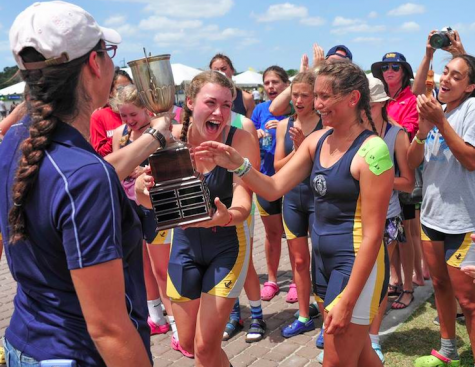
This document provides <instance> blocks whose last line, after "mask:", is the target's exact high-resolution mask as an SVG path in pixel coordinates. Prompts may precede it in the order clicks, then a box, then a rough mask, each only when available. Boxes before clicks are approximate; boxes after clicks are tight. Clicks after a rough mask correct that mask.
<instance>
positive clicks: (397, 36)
mask: <svg viewBox="0 0 475 367" xmlns="http://www.w3.org/2000/svg"><path fill="white" fill-rule="evenodd" d="M72 2H74V3H75V4H77V5H79V6H81V7H83V8H84V9H86V10H87V11H89V12H90V13H91V14H92V15H93V16H94V17H95V19H96V20H97V21H98V23H99V24H100V25H104V26H109V27H111V28H115V29H116V30H118V31H119V32H120V33H121V35H122V37H123V43H122V44H121V45H120V46H119V50H118V54H117V56H116V58H115V59H114V61H115V63H116V64H117V65H122V64H123V62H124V61H125V62H127V61H129V60H133V59H137V58H141V57H142V56H143V51H142V47H146V48H147V50H148V51H150V52H151V53H152V54H154V55H155V54H163V53H171V55H172V58H171V61H172V63H183V64H186V65H189V66H193V67H197V68H203V69H205V68H207V66H208V62H209V60H210V58H211V57H212V56H213V55H214V54H215V53H217V52H224V53H225V54H227V55H228V56H229V57H230V58H231V60H233V62H234V66H235V68H236V69H237V71H245V70H247V69H248V68H249V67H252V68H254V69H255V70H257V71H261V70H264V69H265V68H266V67H267V66H270V65H273V64H277V65H280V66H282V67H284V68H285V69H289V68H298V66H299V64H300V58H301V55H302V54H303V53H307V54H311V52H312V44H313V43H314V42H317V43H319V44H320V45H321V46H322V47H323V48H324V49H325V51H327V50H328V49H329V48H330V47H332V46H333V45H336V44H345V45H346V46H348V47H349V48H350V49H351V51H352V52H353V61H354V62H356V63H357V64H358V65H360V66H361V67H362V68H364V69H369V68H370V66H371V64H372V63H373V62H375V61H380V59H381V57H382V56H383V54H384V53H386V52H389V51H398V52H402V53H403V54H405V56H406V58H407V59H408V62H410V63H411V65H412V67H413V69H414V70H416V69H417V66H418V64H419V62H420V60H421V58H422V56H423V54H424V49H425V42H426V39H427V35H428V33H429V32H430V31H431V30H432V29H436V28H439V29H440V28H442V27H444V26H451V27H452V28H454V29H457V30H459V32H460V35H461V39H462V41H463V43H464V45H465V48H466V50H467V52H469V53H471V54H475V17H474V14H475V1H473V0H452V1H447V0H445V1H441V0H432V1H420V0H419V1H412V0H409V1H400V0H392V1H388V0H359V1H358V0H343V1H340V0H333V1H332V0H326V1H321V0H313V1H297V0H295V1H289V2H285V1H268V0H254V1H251V0H73V1H72ZM6 3H7V1H2V2H1V3H0V69H3V68H4V67H5V66H13V65H14V61H13V57H12V56H11V53H10V51H9V42H8V30H9V28H10V26H11V24H12V22H13V20H14V18H15V16H16V15H17V14H18V13H19V12H21V11H22V10H23V9H24V8H25V7H27V6H28V5H29V4H32V3H34V1H28V0H17V1H15V2H13V1H8V5H6ZM448 56H449V55H448V54H447V53H446V52H443V51H438V52H436V57H435V61H434V69H435V71H436V72H440V71H441V70H442V68H443V65H444V64H445V62H446V61H447V59H448Z"/></svg>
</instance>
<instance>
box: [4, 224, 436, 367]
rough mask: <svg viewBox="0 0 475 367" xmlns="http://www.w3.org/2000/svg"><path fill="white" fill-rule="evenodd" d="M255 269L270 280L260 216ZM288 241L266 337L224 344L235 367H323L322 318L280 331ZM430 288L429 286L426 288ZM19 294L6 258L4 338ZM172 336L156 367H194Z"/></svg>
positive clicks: (155, 341) (286, 318)
mask: <svg viewBox="0 0 475 367" xmlns="http://www.w3.org/2000/svg"><path fill="white" fill-rule="evenodd" d="M253 256H254V266H255V268H256V271H257V274H258V275H259V278H260V282H261V284H263V283H264V282H265V281H266V280H267V277H266V262H265V254H264V229H263V225H262V222H261V220H260V218H258V216H257V217H256V226H255V239H254V254H253ZM290 269H291V268H290V262H289V256H288V250H287V245H286V242H285V241H284V240H283V241H282V257H281V262H280V265H279V273H278V283H279V285H280V293H279V294H278V295H277V296H276V297H275V298H274V299H273V300H272V301H271V302H263V305H262V306H263V312H264V318H265V320H266V322H267V333H266V336H265V338H264V339H263V340H262V341H260V342H258V343H251V344H248V343H246V342H245V332H244V331H242V332H240V333H239V334H238V335H236V336H235V337H234V338H232V339H231V340H229V341H227V342H223V347H224V350H225V351H226V353H227V355H228V357H229V359H230V360H231V363H232V364H233V366H234V367H241V366H259V367H275V366H281V367H314V366H315V367H316V366H321V365H320V364H319V363H318V362H316V359H315V358H316V356H317V355H318V354H319V353H320V350H319V349H317V348H316V347H315V338H316V336H317V335H318V333H319V332H320V328H321V326H322V320H321V318H319V319H317V320H316V325H317V328H316V329H315V330H314V331H312V332H308V333H305V334H304V335H299V336H297V337H293V338H290V339H285V338H283V337H282V336H281V334H280V329H281V328H282V327H283V326H285V325H288V324H289V323H291V322H292V321H293V320H294V319H293V315H294V313H295V311H297V310H298V306H297V304H288V303H286V302H285V296H286V294H287V291H288V288H289V285H290V283H291V279H292V274H291V270H290ZM424 288H427V287H424ZM15 292H16V283H15V281H14V280H13V279H12V277H11V275H10V272H9V270H8V266H7V264H6V261H5V259H4V258H3V259H2V260H1V262H0V336H1V335H3V333H4V330H5V328H6V327H7V326H8V324H9V321H10V316H11V313H12V311H13V302H12V300H13V297H14V295H15ZM240 301H241V309H242V317H243V319H244V330H247V329H248V328H249V321H250V320H249V316H250V309H249V302H248V300H247V297H246V295H245V292H244V291H243V292H242V294H241V297H240ZM170 335H171V333H170V332H169V333H168V334H167V335H155V336H153V337H152V346H151V349H152V354H153V358H154V364H155V366H160V367H167V366H176V367H187V366H193V365H194V362H193V360H191V359H188V358H185V357H183V356H182V355H181V353H179V352H176V351H174V350H172V349H171V348H170Z"/></svg>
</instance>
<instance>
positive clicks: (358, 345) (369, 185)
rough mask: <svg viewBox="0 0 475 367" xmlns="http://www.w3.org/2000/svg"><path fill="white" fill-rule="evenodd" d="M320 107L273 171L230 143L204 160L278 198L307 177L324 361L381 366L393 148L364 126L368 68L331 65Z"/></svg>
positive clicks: (210, 148) (210, 145) (207, 152)
mask: <svg viewBox="0 0 475 367" xmlns="http://www.w3.org/2000/svg"><path fill="white" fill-rule="evenodd" d="M314 92H315V101H314V104H315V109H317V110H318V111H319V113H320V115H321V117H322V121H323V125H324V126H330V127H331V129H327V130H320V131H316V132H314V133H312V134H311V135H310V136H308V137H307V138H306V139H305V140H304V141H303V142H302V144H301V145H300V147H299V149H298V150H297V151H296V152H295V154H294V155H293V157H292V158H291V159H290V160H289V161H288V162H287V163H286V164H285V165H284V166H283V167H282V168H281V169H280V170H279V171H278V172H277V173H276V174H275V175H274V176H272V177H269V176H266V175H263V174H261V173H260V172H259V171H258V170H256V169H253V168H250V167H249V162H248V161H247V160H245V159H243V158H242V157H241V155H240V154H239V152H237V151H236V150H235V149H233V148H232V147H229V146H226V145H224V144H220V143H218V142H206V143H203V144H201V146H200V147H199V148H197V149H195V159H196V160H198V161H199V162H206V163H208V164H211V163H214V164H216V165H219V166H222V167H225V168H226V169H229V170H234V171H235V172H238V173H240V172H242V171H243V169H242V168H241V167H242V166H244V167H245V168H244V172H245V174H243V175H242V180H243V181H244V182H245V183H246V185H248V186H249V187H250V188H251V189H252V190H253V191H255V192H256V194H258V195H262V196H263V197H264V198H265V199H266V200H275V199H276V198H278V197H281V196H282V195H284V194H286V193H287V192H289V191H290V190H291V189H292V188H293V187H295V186H296V185H297V184H299V183H300V182H302V181H303V180H304V179H305V177H307V176H308V175H310V184H311V187H312V191H313V197H314V201H315V222H314V225H313V229H312V234H311V237H312V248H313V279H314V287H316V289H315V291H316V293H317V295H318V297H319V298H320V303H321V304H322V306H324V308H325V357H324V360H323V366H341V367H348V366H372V367H373V366H382V363H381V361H380V359H379V358H378V356H377V355H376V353H375V352H374V350H373V349H372V348H371V342H370V338H369V326H370V324H371V321H372V320H373V318H374V317H375V315H376V314H377V312H378V307H379V302H380V300H381V299H382V297H383V296H384V294H385V291H386V287H387V265H386V262H387V257H386V252H385V248H384V244H383V232H384V225H385V220H386V213H387V210H388V204H389V199H390V197H391V193H392V188H393V183H394V170H393V164H392V162H391V158H390V156H389V151H388V147H387V146H386V144H385V143H384V141H383V140H382V139H381V138H379V137H378V136H376V134H375V133H374V132H372V131H369V130H366V129H365V127H364V125H363V121H362V119H361V114H362V113H363V112H364V114H365V115H366V116H367V118H368V120H369V122H370V123H371V126H372V130H373V131H375V128H374V123H373V122H372V119H371V109H370V92H369V86H368V79H367V78H366V75H365V73H364V72H363V71H362V70H361V69H360V68H359V67H358V66H356V65H354V64H350V63H347V62H345V63H341V62H336V63H331V64H329V63H327V64H325V65H324V66H323V67H322V68H321V69H320V72H319V74H318V76H317V80H316V82H315V89H314Z"/></svg>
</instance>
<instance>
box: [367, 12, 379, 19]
mask: <svg viewBox="0 0 475 367" xmlns="http://www.w3.org/2000/svg"><path fill="white" fill-rule="evenodd" d="M377 17H378V13H376V12H375V11H372V12H370V13H369V14H368V18H371V19H374V18H377Z"/></svg>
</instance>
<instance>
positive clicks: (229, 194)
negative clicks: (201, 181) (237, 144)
mask: <svg viewBox="0 0 475 367" xmlns="http://www.w3.org/2000/svg"><path fill="white" fill-rule="evenodd" d="M236 130H237V128H235V127H234V126H231V128H230V129H229V133H228V138H227V139H226V142H225V144H226V145H232V142H233V137H234V133H235V132H236ZM204 177H205V182H206V184H207V185H208V189H209V194H210V198H211V203H212V205H213V207H214V208H215V209H216V207H215V205H214V199H215V198H217V197H218V198H219V200H221V202H222V203H223V204H224V205H226V208H229V207H230V206H231V203H232V201H233V173H232V172H228V170H227V169H226V168H223V167H220V166H216V167H214V169H213V170H212V171H210V172H208V173H205V174H204Z"/></svg>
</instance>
